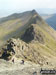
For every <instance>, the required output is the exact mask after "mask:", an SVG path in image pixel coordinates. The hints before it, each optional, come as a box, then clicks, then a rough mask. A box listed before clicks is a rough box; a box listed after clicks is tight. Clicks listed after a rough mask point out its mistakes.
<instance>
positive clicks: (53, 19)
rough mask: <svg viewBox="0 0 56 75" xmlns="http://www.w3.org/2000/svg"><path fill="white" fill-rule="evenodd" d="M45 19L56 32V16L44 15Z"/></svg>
mask: <svg viewBox="0 0 56 75" xmlns="http://www.w3.org/2000/svg"><path fill="white" fill-rule="evenodd" d="M42 17H43V19H44V20H45V21H46V22H47V23H48V24H49V25H50V26H51V27H52V28H54V29H55V30H56V14H53V15H42Z"/></svg>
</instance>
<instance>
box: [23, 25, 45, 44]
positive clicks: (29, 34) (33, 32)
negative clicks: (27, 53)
mask: <svg viewBox="0 0 56 75" xmlns="http://www.w3.org/2000/svg"><path fill="white" fill-rule="evenodd" d="M22 39H23V40H24V41H25V42H27V43H28V42H31V41H33V40H34V41H38V42H40V43H44V35H43V33H42V32H40V31H38V30H37V29H36V25H34V24H32V25H30V27H29V28H28V29H27V30H26V31H25V33H24V34H23V35H22Z"/></svg>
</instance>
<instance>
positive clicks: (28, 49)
mask: <svg viewBox="0 0 56 75" xmlns="http://www.w3.org/2000/svg"><path fill="white" fill-rule="evenodd" d="M13 56H15V57H16V58H22V59H24V60H29V61H31V62H35V63H39V64H43V63H44V61H43V60H44V57H43V56H41V55H40V53H39V52H38V50H37V51H36V50H35V49H34V48H33V46H32V45H31V44H27V43H25V42H24V41H22V40H20V39H13V38H12V39H10V40H8V41H7V44H6V45H5V46H4V47H3V48H2V54H1V58H3V59H5V60H10V59H12V57H13Z"/></svg>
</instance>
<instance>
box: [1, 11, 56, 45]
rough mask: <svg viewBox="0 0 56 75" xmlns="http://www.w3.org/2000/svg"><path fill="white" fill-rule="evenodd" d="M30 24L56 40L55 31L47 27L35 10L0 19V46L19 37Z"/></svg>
mask: <svg viewBox="0 0 56 75" xmlns="http://www.w3.org/2000/svg"><path fill="white" fill-rule="evenodd" d="M31 24H37V26H40V27H41V29H44V30H45V31H46V32H48V33H49V35H51V37H53V38H54V39H56V32H55V30H53V29H52V28H51V27H50V26H48V25H47V24H46V23H45V21H44V20H43V19H42V18H41V17H40V16H39V15H38V14H37V12H36V11H35V10H32V11H28V12H24V13H20V14H13V15H10V16H8V17H5V18H2V19H0V46H1V45H3V44H4V43H5V41H6V40H8V39H10V38H12V37H15V38H17V37H21V35H22V34H23V33H24V32H25V31H26V29H27V28H28V27H29V26H30V25H31Z"/></svg>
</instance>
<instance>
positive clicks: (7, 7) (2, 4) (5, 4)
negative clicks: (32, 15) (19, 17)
mask: <svg viewBox="0 0 56 75" xmlns="http://www.w3.org/2000/svg"><path fill="white" fill-rule="evenodd" d="M43 8H48V9H56V0H0V16H5V15H7V14H11V13H14V12H20V11H26V10H32V9H43Z"/></svg>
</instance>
